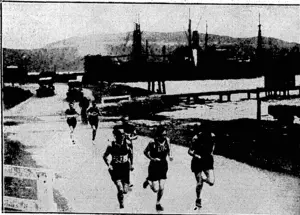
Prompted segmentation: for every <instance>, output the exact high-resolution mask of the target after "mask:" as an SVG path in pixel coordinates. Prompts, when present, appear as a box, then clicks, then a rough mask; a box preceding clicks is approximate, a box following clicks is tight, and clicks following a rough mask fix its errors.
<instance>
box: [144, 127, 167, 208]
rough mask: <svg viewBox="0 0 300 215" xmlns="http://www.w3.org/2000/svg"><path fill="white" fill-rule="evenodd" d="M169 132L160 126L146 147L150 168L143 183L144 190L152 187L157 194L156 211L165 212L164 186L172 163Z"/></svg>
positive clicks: (145, 152)
mask: <svg viewBox="0 0 300 215" xmlns="http://www.w3.org/2000/svg"><path fill="white" fill-rule="evenodd" d="M166 135H167V131H166V129H165V128H164V127H163V126H159V127H158V128H157V130H156V134H155V138H154V141H153V142H150V143H149V144H148V146H147V147H146V149H145V151H144V154H145V156H146V157H147V158H149V159H150V163H149V166H148V177H147V178H146V181H145V182H144V183H143V188H144V189H145V188H147V186H148V185H150V187H151V189H152V191H153V192H155V193H157V201H156V210H157V211H163V210H164V208H163V207H162V206H161V203H160V200H161V198H162V196H163V192H164V184H165V180H166V179H167V172H168V162H167V157H169V160H170V161H172V160H173V158H172V155H171V147H170V140H169V138H167V137H166Z"/></svg>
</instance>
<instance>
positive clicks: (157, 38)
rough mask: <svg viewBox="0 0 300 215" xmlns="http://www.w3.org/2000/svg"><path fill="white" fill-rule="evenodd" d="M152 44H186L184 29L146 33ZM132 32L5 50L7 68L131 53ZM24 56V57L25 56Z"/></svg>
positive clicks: (235, 45)
mask: <svg viewBox="0 0 300 215" xmlns="http://www.w3.org/2000/svg"><path fill="white" fill-rule="evenodd" d="M199 36H200V46H201V47H203V45H204V37H205V34H200V35H199ZM208 38H209V39H208V44H209V45H210V46H214V47H215V48H224V47H225V48H228V47H230V48H231V49H233V50H234V52H236V53H238V52H239V53H244V54H245V53H246V55H254V54H255V47H256V43H257V39H256V37H251V38H233V37H229V36H220V35H212V34H209V37H208ZM146 40H148V44H149V49H148V50H149V54H150V55H156V54H162V51H161V50H162V46H163V45H165V46H166V52H167V54H172V52H173V51H174V50H175V49H176V48H178V47H179V46H182V45H186V44H187V38H186V35H185V32H183V31H182V32H172V33H161V32H143V34H142V43H143V48H145V44H146ZM263 42H264V47H265V49H267V50H271V52H274V53H276V52H281V51H285V52H289V51H290V50H291V49H292V48H293V47H295V46H296V47H298V49H299V48H300V44H297V43H288V42H285V41H283V40H279V39H276V38H267V37H264V38H263ZM131 46H132V32H128V33H119V34H97V35H88V36H84V37H72V38H69V39H66V40H62V41H57V42H55V43H51V44H48V45H46V46H45V47H43V48H42V49H34V50H13V49H5V48H4V50H3V63H4V67H5V66H7V65H12V64H14V65H24V64H26V67H27V69H28V70H29V71H43V70H45V71H53V70H57V71H67V70H83V68H84V67H83V63H84V62H83V57H84V56H86V55H96V54H101V55H127V54H130V53H131ZM23 56H25V57H23Z"/></svg>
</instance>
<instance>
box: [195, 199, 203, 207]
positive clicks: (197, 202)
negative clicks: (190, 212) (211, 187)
mask: <svg viewBox="0 0 300 215" xmlns="http://www.w3.org/2000/svg"><path fill="white" fill-rule="evenodd" d="M196 206H197V207H198V208H201V207H202V205H201V199H196Z"/></svg>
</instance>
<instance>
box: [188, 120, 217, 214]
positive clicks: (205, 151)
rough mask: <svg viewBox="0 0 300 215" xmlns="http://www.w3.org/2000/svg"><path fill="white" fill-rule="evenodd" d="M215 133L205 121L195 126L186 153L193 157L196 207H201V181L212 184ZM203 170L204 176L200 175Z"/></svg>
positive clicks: (192, 166)
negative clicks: (194, 132) (194, 133)
mask: <svg viewBox="0 0 300 215" xmlns="http://www.w3.org/2000/svg"><path fill="white" fill-rule="evenodd" d="M214 148H215V135H214V134H213V133H212V132H211V131H210V128H209V126H208V125H207V123H201V125H200V126H198V127H196V135H195V136H194V137H193V139H192V142H191V145H190V148H189V151H188V154H189V155H190V156H192V157H193V159H192V161H191V170H192V172H193V173H194V174H195V178H196V182H197V185H196V207H195V210H196V209H199V208H201V207H202V204H201V198H200V197H201V191H202V188H203V183H204V182H206V183H207V184H208V185H210V186H213V185H214V182H215V177H214V158H213V151H214ZM202 172H204V174H205V176H206V177H202Z"/></svg>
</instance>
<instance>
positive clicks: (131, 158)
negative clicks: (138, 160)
mask: <svg viewBox="0 0 300 215" xmlns="http://www.w3.org/2000/svg"><path fill="white" fill-rule="evenodd" d="M127 147H128V146H127ZM128 149H129V153H128V157H129V160H130V164H131V166H133V151H132V149H131V148H130V147H128Z"/></svg>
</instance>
